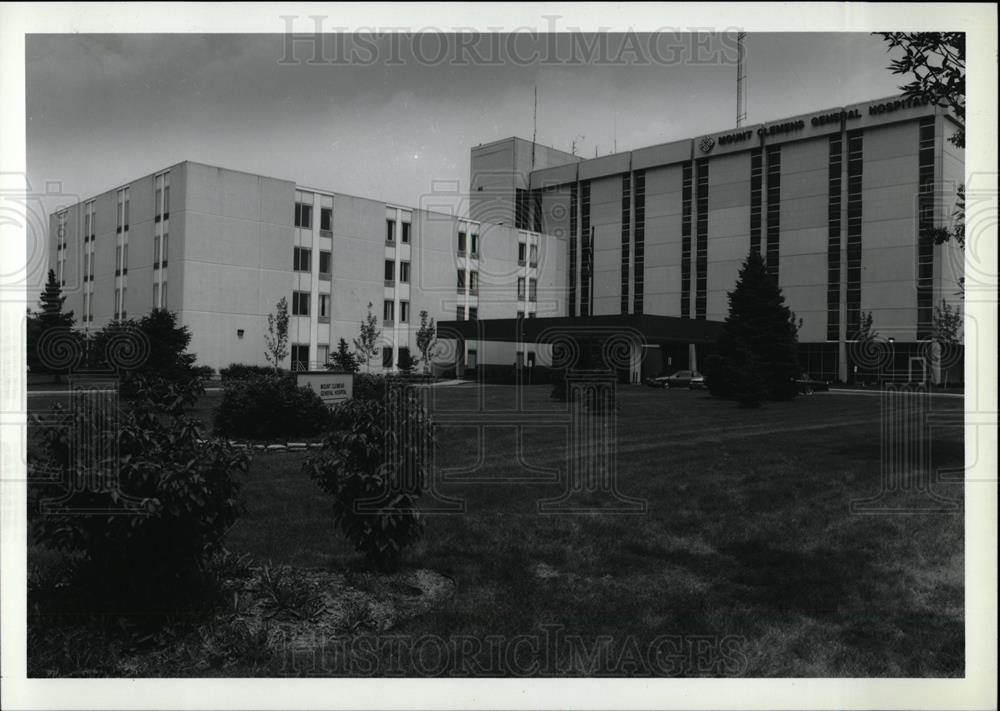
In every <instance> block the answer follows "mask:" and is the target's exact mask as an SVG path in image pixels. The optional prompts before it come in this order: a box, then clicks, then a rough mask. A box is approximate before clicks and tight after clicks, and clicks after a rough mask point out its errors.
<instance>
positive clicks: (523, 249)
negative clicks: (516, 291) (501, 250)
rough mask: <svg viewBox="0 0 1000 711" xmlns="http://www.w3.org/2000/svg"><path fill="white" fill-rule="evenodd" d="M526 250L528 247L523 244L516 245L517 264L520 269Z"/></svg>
mask: <svg viewBox="0 0 1000 711" xmlns="http://www.w3.org/2000/svg"><path fill="white" fill-rule="evenodd" d="M527 248H528V245H526V244H525V243H524V242H518V243H517V263H518V264H519V265H521V266H522V267H523V266H524V262H525V257H526V256H527Z"/></svg>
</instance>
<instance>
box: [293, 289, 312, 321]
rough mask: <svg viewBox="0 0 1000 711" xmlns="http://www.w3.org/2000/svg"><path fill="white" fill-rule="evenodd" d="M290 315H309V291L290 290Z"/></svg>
mask: <svg viewBox="0 0 1000 711" xmlns="http://www.w3.org/2000/svg"><path fill="white" fill-rule="evenodd" d="M292 315H293V316H308V315H309V292H308V291H293V292H292Z"/></svg>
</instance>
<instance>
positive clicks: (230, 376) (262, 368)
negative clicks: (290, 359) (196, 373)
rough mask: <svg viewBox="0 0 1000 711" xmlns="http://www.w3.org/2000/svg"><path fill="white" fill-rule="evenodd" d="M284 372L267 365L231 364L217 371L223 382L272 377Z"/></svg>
mask: <svg viewBox="0 0 1000 711" xmlns="http://www.w3.org/2000/svg"><path fill="white" fill-rule="evenodd" d="M285 372H286V371H284V370H278V371H276V370H275V369H274V368H272V367H271V366H268V365H244V364H243V363H231V364H230V365H229V367H227V368H223V369H222V370H220V371H219V377H220V378H222V379H223V380H247V379H248V378H255V377H272V376H274V375H280V374H284V373H285Z"/></svg>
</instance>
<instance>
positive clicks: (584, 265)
mask: <svg viewBox="0 0 1000 711" xmlns="http://www.w3.org/2000/svg"><path fill="white" fill-rule="evenodd" d="M580 240H581V242H580V315H581V316H590V313H591V308H590V307H591V303H592V296H591V294H592V289H591V287H592V285H593V283H594V233H593V231H592V230H591V229H590V181H589V180H587V181H584V182H583V183H580Z"/></svg>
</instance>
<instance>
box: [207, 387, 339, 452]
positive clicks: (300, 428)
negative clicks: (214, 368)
mask: <svg viewBox="0 0 1000 711" xmlns="http://www.w3.org/2000/svg"><path fill="white" fill-rule="evenodd" d="M329 425H330V411H329V409H328V408H327V407H326V405H324V404H323V401H322V400H321V399H320V397H319V395H317V394H316V393H315V391H313V390H310V389H309V388H300V387H298V386H297V385H296V384H295V377H294V376H292V375H280V376H279V375H273V374H272V375H268V376H250V377H248V378H246V379H245V380H233V381H227V382H226V384H225V391H224V393H223V395H222V402H221V403H219V406H218V407H216V409H215V431H216V432H217V433H218V434H221V435H224V436H226V437H233V438H237V439H252V440H278V439H283V440H287V439H289V438H292V439H294V438H296V437H310V436H313V435H316V434H318V433H320V432H323V431H325V430H326V429H327V428H328V427H329Z"/></svg>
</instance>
